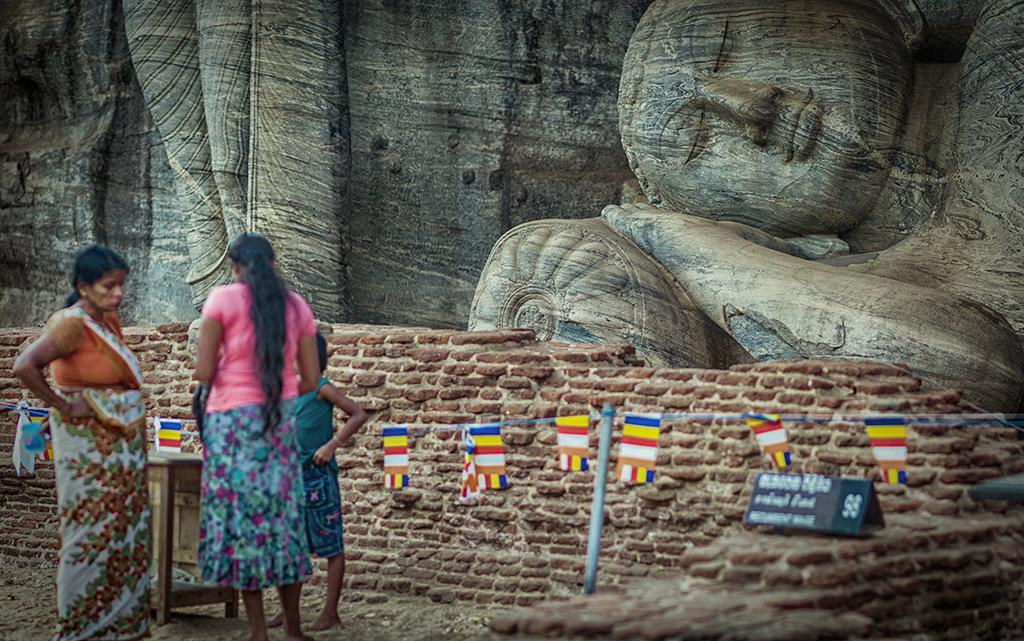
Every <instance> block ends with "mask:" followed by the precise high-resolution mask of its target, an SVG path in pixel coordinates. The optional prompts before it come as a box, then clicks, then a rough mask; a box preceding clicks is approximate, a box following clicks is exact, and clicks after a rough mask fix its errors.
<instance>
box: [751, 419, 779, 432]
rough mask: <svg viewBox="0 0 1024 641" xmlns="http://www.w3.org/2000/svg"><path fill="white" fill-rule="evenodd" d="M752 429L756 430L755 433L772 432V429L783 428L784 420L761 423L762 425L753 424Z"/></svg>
mask: <svg viewBox="0 0 1024 641" xmlns="http://www.w3.org/2000/svg"><path fill="white" fill-rule="evenodd" d="M750 429H752V430H754V434H763V433H764V432H771V431H772V430H780V429H782V422H781V421H779V422H775V423H761V424H760V425H751V426H750Z"/></svg>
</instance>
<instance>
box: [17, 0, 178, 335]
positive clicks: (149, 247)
mask: <svg viewBox="0 0 1024 641" xmlns="http://www.w3.org/2000/svg"><path fill="white" fill-rule="evenodd" d="M0 40H2V41H3V43H4V53H3V55H2V56H0V100H2V108H0V235H2V238H3V242H2V243H0V323H3V324H8V325H18V324H32V323H37V322H40V321H42V320H45V318H46V317H47V316H48V315H49V314H50V313H52V311H53V310H55V309H56V308H57V307H59V306H60V304H61V302H62V301H63V299H64V296H65V295H67V293H68V292H69V291H70V283H69V282H68V279H69V277H70V267H71V263H72V260H73V257H74V254H75V252H76V251H77V250H78V249H79V248H81V247H82V246H84V245H86V244H89V243H93V242H102V243H107V244H109V245H112V246H114V247H116V248H117V249H118V250H119V251H121V252H122V253H123V254H124V256H125V258H126V259H127V260H128V262H129V263H130V264H131V266H132V272H131V275H130V277H129V293H128V299H127V301H126V303H125V309H124V316H125V317H126V320H127V321H128V322H147V323H152V322H160V321H164V320H171V319H179V318H187V317H189V316H190V315H191V314H192V313H193V312H192V308H191V305H190V304H189V302H188V288H187V287H186V286H185V284H184V274H185V271H186V270H187V268H188V262H187V259H186V258H185V255H186V245H185V243H184V239H183V238H182V237H181V235H180V225H179V222H178V220H179V219H178V212H177V196H176V194H175V193H174V191H173V186H172V184H171V182H170V177H171V173H170V168H169V167H168V165H167V160H166V155H165V153H164V151H163V148H162V146H161V143H160V138H159V136H158V135H157V134H156V133H155V129H154V127H153V124H152V122H151V121H150V120H149V117H148V114H147V113H146V110H145V106H144V104H143V102H142V96H141V93H140V91H139V87H138V84H137V83H136V81H135V77H134V74H133V73H132V68H131V64H130V62H129V60H128V55H127V49H126V47H125V40H124V29H123V26H122V21H121V12H120V8H119V5H118V3H116V2H115V3H111V2H110V1H109V0H107V1H103V0H83V2H80V3H73V4H69V3H64V2H43V3H40V2H21V1H15V0H12V1H11V2H4V3H2V4H0Z"/></svg>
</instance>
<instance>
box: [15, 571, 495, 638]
mask: <svg viewBox="0 0 1024 641" xmlns="http://www.w3.org/2000/svg"><path fill="white" fill-rule="evenodd" d="M56 576H57V571H56V570H55V569H52V568H40V567H27V566H19V565H10V564H7V563H4V564H3V565H0V641H49V639H51V638H52V637H53V621H54V617H55V613H54V608H55V607H56V605H55V600H56ZM270 592H271V591H268V592H267V597H268V598H267V610H268V612H270V613H274V612H276V611H277V605H276V597H273V598H271V597H270ZM322 599H323V592H322V588H319V587H316V586H307V587H306V588H305V589H304V590H303V595H302V615H303V621H305V622H309V621H312V620H313V618H314V617H315V616H316V614H317V613H318V612H319V608H320V606H321V605H322V604H323V601H322ZM355 599H358V600H355ZM493 612H495V611H481V610H480V609H478V608H475V607H473V606H469V607H467V608H460V607H456V606H454V605H439V604H436V603H432V602H430V601H429V600H426V599H420V598H413V597H403V596H391V595H388V596H384V595H380V594H373V595H367V594H365V593H364V594H353V595H348V596H346V595H343V596H342V603H341V607H340V608H339V614H340V615H341V620H342V626H341V627H337V628H334V629H332V630H326V631H324V632H316V633H310V636H312V637H313V638H314V639H317V640H321V639H323V640H325V641H326V640H327V639H351V640H353V641H355V640H359V641H362V640H363V639H365V640H366V641H390V640H396V641H427V640H433V639H438V640H440V639H445V640H447V639H453V640H458V639H466V638H469V637H471V636H473V635H475V634H478V633H480V632H481V631H483V629H484V628H483V624H484V622H485V621H486V617H487V615H488V614H491V613H493ZM150 630H151V632H152V639H154V640H170V639H174V640H176V641H241V640H243V639H245V638H246V637H247V634H246V633H247V631H248V628H247V626H246V621H245V618H244V609H243V615H242V616H241V618H238V619H225V618H224V608H223V606H203V607H196V608H185V609H182V610H176V611H175V614H174V617H173V618H172V620H171V622H170V623H168V624H167V625H165V626H161V627H155V625H154V627H152V628H151V629H150ZM270 638H271V639H272V640H273V639H283V634H282V633H281V631H280V629H278V630H274V631H271V633H270Z"/></svg>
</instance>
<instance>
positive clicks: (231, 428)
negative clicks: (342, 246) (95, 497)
mask: <svg viewBox="0 0 1024 641" xmlns="http://www.w3.org/2000/svg"><path fill="white" fill-rule="evenodd" d="M228 257H229V258H231V270H232V273H233V274H234V277H235V281H236V282H235V283H234V284H231V285H225V286H223V287H217V288H215V289H214V290H213V291H212V292H210V295H209V296H208V297H207V299H206V304H205V305H204V306H203V316H202V321H201V325H200V328H199V347H198V355H197V359H196V370H195V375H194V378H195V379H196V380H197V381H199V382H200V383H202V384H206V386H207V388H208V395H207V397H206V399H205V408H203V407H200V409H199V411H198V412H197V416H196V418H197V420H199V422H200V429H201V432H202V438H203V486H202V499H201V501H202V511H201V519H200V535H199V537H200V538H199V566H200V568H201V569H202V572H203V579H204V580H205V581H210V582H216V583H218V584H220V585H224V586H231V587H234V588H237V589H239V590H241V591H242V600H243V602H244V603H245V609H246V612H247V614H248V616H249V628H250V640H251V641H266V639H267V630H266V625H265V622H264V615H263V593H262V590H263V588H266V587H270V586H276V587H277V588H278V591H279V593H280V596H281V602H282V604H283V613H284V624H285V635H286V638H287V639H289V641H298V640H304V639H309V637H307V636H305V635H304V634H303V633H302V629H301V627H300V625H299V591H300V589H301V582H302V580H303V579H304V578H305V577H306V576H307V575H308V574H309V571H310V565H309V557H308V554H307V551H306V539H305V529H304V527H305V526H304V521H303V514H302V505H303V494H302V475H301V466H300V461H299V455H298V436H297V432H296V428H295V421H294V418H293V417H292V415H291V407H292V403H293V401H294V399H295V398H296V397H297V396H298V395H299V394H300V393H305V392H307V391H309V390H312V389H313V388H314V387H315V386H316V383H317V377H318V375H319V368H318V361H317V351H316V338H315V336H316V324H315V323H314V321H313V313H312V311H311V310H310V308H309V305H308V304H307V303H306V301H305V300H303V299H302V297H301V296H299V295H298V294H296V293H295V292H292V291H289V290H288V288H287V287H286V286H285V284H284V282H283V281H282V280H281V278H280V277H279V276H278V274H277V272H276V271H275V270H274V250H273V248H271V246H270V243H269V242H267V239H266V238H264V237H263V236H261V235H260V234H252V233H249V234H242V235H240V236H238V237H237V238H235V240H234V241H232V243H231V246H230V247H229V248H228ZM296 369H298V375H300V376H301V382H300V380H299V376H297V372H296ZM200 406H202V403H200Z"/></svg>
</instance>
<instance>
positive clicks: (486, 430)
mask: <svg viewBox="0 0 1024 641" xmlns="http://www.w3.org/2000/svg"><path fill="white" fill-rule="evenodd" d="M469 436H470V438H471V439H472V441H473V465H474V467H475V468H476V476H477V484H478V485H479V489H480V491H483V490H504V489H505V488H506V487H508V477H507V476H506V473H505V448H504V446H503V445H502V443H501V425H500V424H498V423H487V424H484V425H471V426H469Z"/></svg>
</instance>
